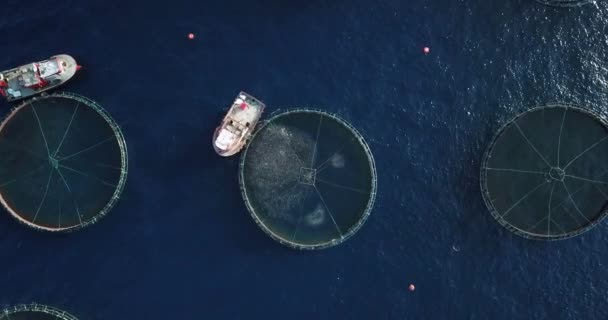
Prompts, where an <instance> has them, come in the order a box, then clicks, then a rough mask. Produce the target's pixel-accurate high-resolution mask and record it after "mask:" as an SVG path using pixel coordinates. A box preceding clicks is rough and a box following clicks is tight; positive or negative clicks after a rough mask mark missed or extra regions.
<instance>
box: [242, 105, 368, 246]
mask: <svg viewBox="0 0 608 320" xmlns="http://www.w3.org/2000/svg"><path fill="white" fill-rule="evenodd" d="M376 179H377V178H376V167H375V164H374V159H373V156H372V153H371V151H370V149H369V147H368V145H367V144H366V143H365V141H364V140H363V138H362V137H361V135H360V134H359V133H358V132H357V131H356V130H355V129H354V128H353V127H352V126H351V125H349V124H348V123H346V122H345V121H344V120H342V119H340V118H338V117H337V116H335V115H331V114H329V113H325V112H321V111H313V110H307V109H297V110H292V111H289V112H286V113H283V114H280V115H277V116H274V117H273V118H271V119H270V120H269V121H267V122H266V123H265V124H264V125H263V126H262V127H261V128H260V129H259V130H258V131H257V132H256V134H255V135H254V137H253V138H252V141H251V142H250V143H249V145H248V146H247V148H246V149H245V151H244V152H243V155H242V158H241V162H240V174H239V181H240V185H241V192H242V195H243V198H244V200H245V204H246V206H247V209H248V210H249V212H250V213H251V215H252V216H253V218H254V220H255V221H256V222H257V223H258V225H259V226H260V227H261V228H262V229H263V230H264V231H265V232H266V233H268V234H269V235H270V236H271V237H272V238H273V239H275V240H277V241H279V242H280V243H282V244H285V245H288V246H291V247H295V248H300V249H319V248H326V247H330V246H333V245H337V244H339V243H341V242H343V241H345V240H346V239H347V238H349V237H350V236H352V235H353V234H354V233H355V232H356V231H357V230H358V229H359V228H360V227H361V226H362V225H363V223H364V222H365V220H366V219H367V217H368V216H369V214H370V211H371V209H372V207H373V204H374V200H375V196H376V186H377V180H376Z"/></svg>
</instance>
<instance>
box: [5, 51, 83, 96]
mask: <svg viewBox="0 0 608 320" xmlns="http://www.w3.org/2000/svg"><path fill="white" fill-rule="evenodd" d="M78 69H80V66H79V65H78V64H76V60H74V58H72V57H71V56H69V55H67V54H60V55H56V56H53V57H51V58H49V59H47V60H44V61H40V62H34V63H30V64H26V65H23V66H20V67H17V68H14V69H10V70H6V71H2V72H1V73H0V95H2V96H4V97H5V98H6V100H7V101H9V102H11V101H15V100H19V99H23V98H27V97H31V96H33V95H36V94H38V93H41V92H44V91H46V90H49V89H52V88H55V87H58V86H59V85H61V84H63V83H64V82H66V81H68V80H70V78H72V77H73V76H74V74H75V73H76V71H77V70H78Z"/></svg>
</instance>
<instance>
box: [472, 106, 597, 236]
mask: <svg viewBox="0 0 608 320" xmlns="http://www.w3.org/2000/svg"><path fill="white" fill-rule="evenodd" d="M480 183H481V191H482V194H483V199H484V201H485V203H486V206H487V207H488V209H489V211H490V213H491V214H492V216H493V217H494V218H495V219H496V220H497V221H498V222H499V223H500V224H501V225H503V226H504V227H506V228H507V229H509V230H511V231H512V232H514V233H516V234H518V235H520V236H523V237H526V238H531V239H544V240H554V239H563V238H569V237H572V236H575V235H578V234H581V233H583V232H585V231H587V230H589V229H591V228H592V227H593V226H595V225H596V224H597V223H599V221H600V220H601V219H603V218H604V217H605V216H606V206H607V204H608V126H607V122H606V121H605V120H603V118H601V117H600V116H599V115H598V114H596V113H595V112H593V111H590V110H587V109H583V108H581V107H577V106H569V105H563V104H559V105H547V106H542V107H536V108H533V109H531V110H528V111H526V112H523V113H521V114H519V115H517V116H516V117H515V118H513V119H511V120H510V121H508V122H507V123H506V124H505V125H504V126H503V127H501V128H500V129H499V130H498V132H497V133H496V135H495V136H494V138H493V139H492V141H491V143H490V145H489V146H488V149H487V150H486V152H485V154H484V156H483V160H482V166H481V178H480Z"/></svg>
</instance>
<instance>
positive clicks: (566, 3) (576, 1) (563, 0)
mask: <svg viewBox="0 0 608 320" xmlns="http://www.w3.org/2000/svg"><path fill="white" fill-rule="evenodd" d="M536 1H537V2H540V3H542V4H545V5H548V6H553V7H579V6H582V5H585V4H590V3H593V0H536Z"/></svg>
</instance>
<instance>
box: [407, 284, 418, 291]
mask: <svg viewBox="0 0 608 320" xmlns="http://www.w3.org/2000/svg"><path fill="white" fill-rule="evenodd" d="M408 289H410V291H414V290H416V286H414V284H410V286H409V287H408Z"/></svg>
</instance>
